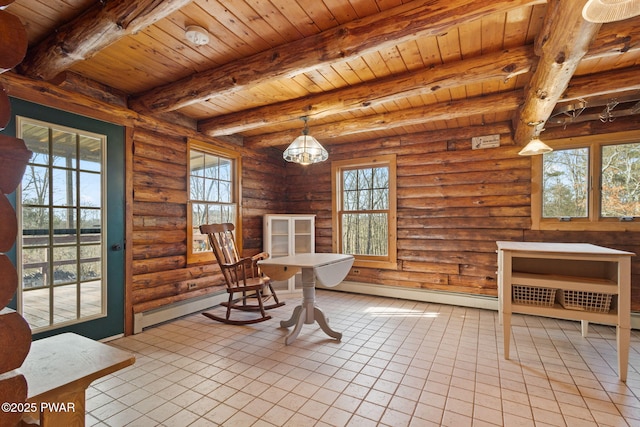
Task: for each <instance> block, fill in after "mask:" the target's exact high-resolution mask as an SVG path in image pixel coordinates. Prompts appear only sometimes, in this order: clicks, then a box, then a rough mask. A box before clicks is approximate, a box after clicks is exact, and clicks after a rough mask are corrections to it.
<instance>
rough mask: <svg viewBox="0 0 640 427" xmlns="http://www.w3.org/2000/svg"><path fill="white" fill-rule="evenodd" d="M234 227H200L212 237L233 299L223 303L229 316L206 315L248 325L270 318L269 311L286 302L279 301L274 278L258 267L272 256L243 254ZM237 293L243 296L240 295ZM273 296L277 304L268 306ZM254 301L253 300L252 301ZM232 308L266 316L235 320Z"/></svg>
mask: <svg viewBox="0 0 640 427" xmlns="http://www.w3.org/2000/svg"><path fill="white" fill-rule="evenodd" d="M234 228H235V227H234V226H233V224H230V223H224V224H206V225H201V226H200V232H201V233H202V234H206V235H207V237H208V238H209V243H210V244H211V249H212V250H213V253H214V255H215V256H216V259H217V260H218V264H219V265H220V270H221V271H222V275H223V276H224V279H225V281H226V284H227V293H228V294H229V301H226V302H222V303H221V304H220V305H222V306H224V307H226V308H227V313H226V316H225V317H220V316H216V315H215V314H211V313H202V314H203V315H204V316H206V317H208V318H210V319H213V320H217V321H218V322H223V323H228V324H231V325H247V324H250V323H258V322H263V321H265V320H269V319H271V316H269V315H267V314H266V312H265V310H270V309H272V308H276V307H281V306H283V305H284V302H280V301H279V300H278V297H277V296H276V293H275V291H274V290H273V286H272V285H271V279H269V277H267V276H264V275H263V274H262V273H261V272H260V271H259V269H258V265H257V261H258V260H261V259H265V258H267V256H268V255H267V254H266V253H265V252H262V253H259V254H257V255H254V256H252V257H240V256H239V255H238V250H237V248H236V243H235V240H234V237H233V230H234ZM236 294H238V295H240V296H236ZM271 298H273V303H272V304H269V305H265V303H264V302H265V301H267V300H269V299H271ZM250 300H253V301H252V302H249V301H250ZM232 309H235V310H242V311H256V312H259V313H260V315H261V316H262V317H258V318H253V319H232V318H231V310H232Z"/></svg>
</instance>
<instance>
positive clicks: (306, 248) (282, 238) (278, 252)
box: [262, 214, 316, 292]
mask: <svg viewBox="0 0 640 427" xmlns="http://www.w3.org/2000/svg"><path fill="white" fill-rule="evenodd" d="M315 218H316V217H315V215H290V214H270V215H264V217H263V229H264V233H263V237H262V238H263V241H264V245H263V248H264V251H265V252H267V253H268V254H269V256H270V257H272V258H277V257H283V256H289V255H295V254H304V253H314V252H315V247H316V244H315ZM273 286H274V288H275V289H276V291H280V292H294V291H299V290H301V289H302V277H301V275H300V274H296V275H295V276H293V277H291V278H290V279H288V280H281V281H274V282H273Z"/></svg>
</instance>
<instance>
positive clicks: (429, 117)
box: [244, 92, 524, 148]
mask: <svg viewBox="0 0 640 427" xmlns="http://www.w3.org/2000/svg"><path fill="white" fill-rule="evenodd" d="M523 99H524V96H523V95H521V94H518V93H515V92H507V93H500V94H495V95H488V96H479V97H475V98H467V99H461V100H457V101H450V102H441V103H438V104H433V105H426V106H424V107H417V108H410V109H406V110H400V111H393V112H390V113H383V114H374V115H370V116H365V117H359V118H356V119H349V120H341V121H337V122H333V123H327V124H323V125H318V126H311V127H310V132H309V133H310V134H311V135H313V136H314V137H315V138H317V139H319V140H320V141H321V142H325V141H327V140H330V139H332V138H335V137H340V136H345V135H355V134H359V133H365V132H372V131H376V130H389V129H393V128H398V127H403V126H413V125H418V124H424V123H429V122H435V121H439V120H453V119H457V118H463V117H469V116H473V115H480V114H495V113H498V112H502V111H512V110H515V109H516V108H517V107H518V105H520V104H521V103H522V101H523ZM301 130H302V126H301V127H300V130H294V131H285V132H276V133H270V134H264V135H256V136H251V137H245V139H244V145H245V147H252V148H254V147H255V148H257V147H272V146H281V145H287V144H289V143H290V142H291V141H292V140H293V139H294V138H295V137H296V136H298V135H300V133H301Z"/></svg>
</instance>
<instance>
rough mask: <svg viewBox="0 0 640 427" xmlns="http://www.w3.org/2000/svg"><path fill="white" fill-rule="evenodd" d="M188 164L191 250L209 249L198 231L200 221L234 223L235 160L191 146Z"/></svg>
mask: <svg viewBox="0 0 640 427" xmlns="http://www.w3.org/2000/svg"><path fill="white" fill-rule="evenodd" d="M189 166H190V172H189V179H190V181H189V182H190V184H189V191H190V197H191V215H192V218H191V224H192V227H193V230H192V236H193V245H192V248H193V251H192V252H193V253H204V252H209V251H210V248H209V244H208V242H207V240H206V239H205V238H204V236H203V235H201V234H200V231H199V227H200V225H202V224H212V223H223V222H230V223H235V218H236V201H235V200H234V183H233V176H234V164H233V160H231V159H227V158H224V157H221V156H216V155H213V154H210V153H207V152H204V151H200V150H195V149H191V151H190V162H189Z"/></svg>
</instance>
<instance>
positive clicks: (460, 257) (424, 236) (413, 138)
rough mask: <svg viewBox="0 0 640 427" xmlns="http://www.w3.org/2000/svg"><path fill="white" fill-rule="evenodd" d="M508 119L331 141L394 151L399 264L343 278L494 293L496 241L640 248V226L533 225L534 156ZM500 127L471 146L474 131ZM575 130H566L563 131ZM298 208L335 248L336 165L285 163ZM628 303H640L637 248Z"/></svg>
mask: <svg viewBox="0 0 640 427" xmlns="http://www.w3.org/2000/svg"><path fill="white" fill-rule="evenodd" d="M509 128H510V127H509V125H508V124H504V125H503V126H500V125H494V126H483V127H476V128H473V127H472V128H468V129H466V130H459V131H442V132H432V133H423V134H408V135H404V136H399V137H394V138H381V139H377V140H372V141H367V142H363V143H359V144H358V152H357V153H354V150H353V147H352V146H350V145H338V146H334V147H332V148H331V151H330V160H343V159H348V158H353V157H356V156H358V155H359V154H358V153H366V155H367V156H376V155H383V154H389V153H395V154H396V155H397V195H398V196H397V197H398V200H397V205H398V210H397V217H398V222H397V227H398V232H397V233H398V242H397V248H398V269H397V270H386V269H379V268H364V267H359V268H358V270H359V274H358V275H355V274H353V273H350V274H349V275H348V276H347V280H352V281H358V282H366V283H375V284H382V285H389V286H401V287H411V288H422V289H430V290H442V291H450V292H462V293H470V294H480V295H491V296H497V280H496V270H497V256H496V249H497V247H496V241H497V240H511V241H549V242H589V243H593V244H596V245H602V246H607V247H611V248H616V249H621V250H627V251H631V252H635V253H637V254H639V255H640V233H637V232H578V231H573V232H566V231H563V232H561V231H532V230H531V219H530V216H531V215H530V214H531V158H529V157H521V156H518V155H517V153H518V151H519V149H520V147H516V146H514V143H513V140H512V139H511V136H510V135H511V132H510V129H509ZM493 133H499V134H501V146H500V147H498V148H488V149H480V150H472V148H471V137H472V136H481V135H488V134H493ZM569 133H570V130H567V136H568V134H569ZM287 177H288V178H287V184H288V186H287V195H288V199H287V201H288V206H289V211H291V212H292V213H315V214H316V215H317V217H316V224H317V225H316V227H317V228H316V250H317V251H318V252H329V251H331V250H332V247H331V244H332V243H331V242H332V239H331V236H332V232H333V231H332V223H331V209H332V207H331V165H330V162H326V164H320V165H313V166H309V167H306V168H305V167H301V166H298V165H287ZM632 275H633V278H632V283H633V285H632V288H633V290H632V309H633V310H634V311H639V310H640V257H634V258H633V267H632Z"/></svg>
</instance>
